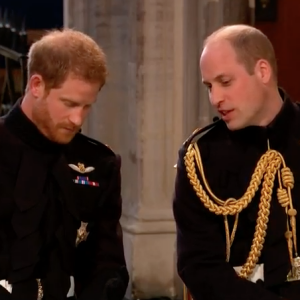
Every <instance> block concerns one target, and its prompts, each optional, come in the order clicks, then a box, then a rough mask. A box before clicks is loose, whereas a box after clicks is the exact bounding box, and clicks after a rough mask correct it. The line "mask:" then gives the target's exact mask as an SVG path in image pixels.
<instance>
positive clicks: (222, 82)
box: [221, 80, 231, 86]
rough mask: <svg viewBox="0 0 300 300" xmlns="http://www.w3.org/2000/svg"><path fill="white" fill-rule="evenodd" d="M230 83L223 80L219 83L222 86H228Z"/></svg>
mask: <svg viewBox="0 0 300 300" xmlns="http://www.w3.org/2000/svg"><path fill="white" fill-rule="evenodd" d="M230 83H231V81H230V80H223V81H221V84H222V86H229V85H230Z"/></svg>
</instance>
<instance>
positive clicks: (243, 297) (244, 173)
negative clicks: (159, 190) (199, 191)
mask: <svg viewBox="0 0 300 300" xmlns="http://www.w3.org/2000/svg"><path fill="white" fill-rule="evenodd" d="M281 95H282V98H283V101H284V104H283V107H282V110H281V111H280V113H279V114H278V116H277V117H276V118H275V119H274V121H273V122H272V123H271V124H270V125H269V126H266V127H258V126H251V127H247V128H244V129H241V130H237V131H230V130H229V129H228V128H227V126H226V124H225V123H224V122H223V121H222V120H220V121H217V122H215V123H213V124H211V125H209V126H208V127H206V128H204V129H203V130H202V131H198V132H196V133H195V134H194V135H193V136H191V137H190V139H188V140H187V141H186V142H185V144H184V145H183V147H182V148H181V149H180V151H179V160H178V163H177V177H176V183H175V193H174V202H173V210H174V216H175V220H176V224H177V251H178V272H179V275H180V277H181V278H182V280H183V282H184V283H185V285H186V286H187V288H188V289H189V291H190V293H191V295H192V297H193V298H194V299H195V300H279V299H289V300H296V299H300V282H299V281H293V282H287V275H288V273H289V271H290V270H291V264H290V260H289V254H288V247H287V241H286V238H285V232H286V228H287V225H286V224H287V217H286V213H285V210H284V209H283V207H282V206H281V205H280V204H279V203H278V200H277V195H276V188H277V185H278V182H277V179H276V180H275V187H274V189H273V191H274V192H273V194H272V201H271V208H270V216H269V222H268V228H267V235H266V238H265V243H264V247H263V251H262V254H261V255H260V258H259V261H258V264H263V265H264V278H263V280H261V279H259V280H258V281H257V282H251V281H249V280H247V279H243V278H240V277H239V276H238V275H237V273H236V272H235V270H234V268H233V267H237V266H242V265H243V264H244V263H245V262H246V259H247V257H248V255H249V251H250V248H251V244H252V240H253V236H254V231H255V226H256V220H257V215H258V209H259V207H258V205H259V201H260V191H258V192H257V193H256V196H255V197H254V199H253V200H252V202H251V203H250V205H249V206H248V207H247V208H246V209H244V210H243V211H242V212H241V213H240V215H239V223H238V228H237V232H236V235H235V239H234V242H233V244H232V246H231V255H230V260H229V262H226V257H225V256H226V243H225V241H226V239H225V229H224V219H223V216H220V215H216V214H214V213H212V212H210V211H209V210H208V209H207V208H205V207H204V205H203V203H202V202H201V201H200V199H199V198H198V197H197V195H196V193H195V191H194V190H193V187H192V184H191V182H190V180H189V178H188V177H187V170H186V166H185V162H184V157H185V154H186V152H187V148H188V146H189V145H190V144H191V143H192V142H193V141H195V140H196V141H195V143H197V145H198V147H199V150H200V151H201V155H202V161H203V166H204V172H205V175H206V179H207V181H208V183H209V186H210V188H211V190H212V191H213V193H214V194H215V195H216V196H217V197H219V198H221V199H225V200H226V199H229V198H235V199H239V198H240V197H241V196H242V195H243V194H244V193H245V191H246V189H247V187H248V185H249V183H250V180H251V176H252V174H253V172H254V169H255V167H256V164H257V162H258V161H259V159H260V158H261V156H262V155H263V154H264V153H265V152H266V151H267V150H268V143H267V141H269V143H270V148H271V149H274V150H277V151H279V152H280V153H281V154H282V155H283V157H284V159H285V161H286V164H287V166H288V167H289V168H290V169H291V171H292V172H293V175H294V180H295V186H294V188H293V189H292V197H293V203H294V208H295V209H296V210H297V211H298V212H299V211H300V107H299V105H297V104H295V103H293V102H292V101H291V100H290V99H289V97H288V96H287V95H286V94H284V92H282V91H281ZM201 132H202V135H201V136H199V133H201ZM198 176H199V173H198ZM260 188H261V187H260ZM228 218H229V226H230V229H231V230H232V228H233V222H234V218H233V216H229V217H228ZM296 218H297V229H298V230H297V232H300V219H299V216H297V217H296ZM298 241H299V238H298ZM298 248H299V242H298Z"/></svg>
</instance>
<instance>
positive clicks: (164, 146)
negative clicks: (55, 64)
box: [64, 0, 241, 299]
mask: <svg viewBox="0 0 300 300" xmlns="http://www.w3.org/2000/svg"><path fill="white" fill-rule="evenodd" d="M223 1H225V0H223ZM223 1H216V0H215V1H208V0H205V1H198V0H188V1H187V0H126V1H124V0H89V1H84V0H64V8H65V11H64V13H65V18H64V20H65V26H66V27H72V28H76V29H78V30H81V31H83V32H85V33H87V34H89V35H90V36H91V37H92V38H94V39H95V40H96V41H97V42H99V45H100V46H101V47H103V49H104V51H105V53H106V55H107V60H108V68H109V73H110V75H109V79H108V82H107V84H106V86H105V87H104V88H103V90H102V91H101V93H100V95H99V99H98V101H97V103H96V105H95V106H94V107H93V109H92V112H91V115H90V117H89V119H88V120H87V123H86V125H85V127H84V128H83V129H84V133H86V134H88V135H90V136H92V137H94V138H96V139H99V140H101V141H103V142H104V143H107V144H109V145H110V146H111V147H112V148H113V149H114V150H115V151H116V152H118V153H120V154H121V156H122V196H123V216H122V220H121V223H122V227H123V232H124V246H125V254H126V261H127V264H128V268H129V272H130V278H131V281H130V284H129V288H128V291H127V295H126V296H127V298H129V299H130V298H135V299H138V298H139V299H149V298H154V297H162V296H165V297H170V298H181V296H182V293H181V288H182V283H181V281H180V280H179V278H178V276H177V272H176V252H175V224H174V220H173V214H172V194H173V188H174V179H175V173H176V172H175V171H176V170H175V169H174V168H173V165H174V164H175V163H176V161H177V151H178V149H179V147H180V146H181V144H182V142H183V141H184V140H185V139H186V138H187V136H188V135H189V134H190V133H191V132H192V131H193V130H194V129H195V128H196V127H198V126H204V125H206V124H208V123H210V122H211V121H212V118H213V116H214V112H213V110H212V109H211V107H210V104H209V102H208V99H207V92H206V90H205V89H204V88H203V87H202V85H201V76H200V74H199V55H200V52H201V48H202V41H203V39H204V37H205V36H206V35H207V34H208V33H209V32H210V30H212V29H213V28H216V27H217V26H221V25H222V23H223V18H224V10H223V6H220V5H219V6H217V7H213V3H219V2H222V3H223ZM240 1H241V0H240ZM216 9H217V10H216ZM218 9H219V10H220V11H219V10H218ZM216 12H217V15H215V13H216Z"/></svg>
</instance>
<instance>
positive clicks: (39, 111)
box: [32, 98, 80, 144]
mask: <svg viewBox="0 0 300 300" xmlns="http://www.w3.org/2000/svg"><path fill="white" fill-rule="evenodd" d="M32 119H33V122H34V124H35V125H36V126H37V128H38V130H39V131H40V132H41V133H42V134H43V135H44V136H45V137H46V138H48V139H49V140H50V141H52V142H54V143H57V144H68V143H69V142H71V140H72V139H73V138H74V136H75V135H76V133H77V132H78V131H79V129H80V128H78V127H77V126H75V125H74V124H71V123H70V122H62V123H58V124H55V122H54V121H53V119H52V118H51V116H50V113H49V110H48V107H47V101H46V99H45V98H44V99H40V101H37V102H36V103H35V105H34V107H33V110H32ZM66 128H68V129H69V130H68V129H66Z"/></svg>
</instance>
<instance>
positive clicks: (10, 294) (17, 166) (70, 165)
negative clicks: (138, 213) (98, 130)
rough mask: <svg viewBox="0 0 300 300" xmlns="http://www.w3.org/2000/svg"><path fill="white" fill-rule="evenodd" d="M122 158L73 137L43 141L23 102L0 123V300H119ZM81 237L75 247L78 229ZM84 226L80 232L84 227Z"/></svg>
mask: <svg viewBox="0 0 300 300" xmlns="http://www.w3.org/2000/svg"><path fill="white" fill-rule="evenodd" d="M120 190H121V183H120V157H119V156H118V155H116V154H114V153H113V152H112V151H111V150H110V149H109V148H108V147H106V146H105V145H103V144H101V143H99V142H97V141H94V140H92V139H90V138H88V137H86V136H84V135H82V134H77V135H76V136H75V137H74V139H73V140H72V141H71V142H70V143H69V144H67V145H58V144H55V143H53V142H51V141H49V140H48V139H47V138H45V137H44V136H43V135H42V134H41V133H40V132H39V131H38V129H37V128H36V127H35V125H34V124H33V123H32V122H31V121H30V120H29V119H27V117H26V116H25V115H24V114H23V112H22V110H21V108H20V101H19V102H18V103H17V104H16V105H15V107H14V108H13V109H12V110H11V111H10V113H9V114H8V115H6V116H5V117H3V118H2V119H1V120H0V282H1V281H2V283H3V282H4V281H5V282H7V283H9V284H10V286H11V287H12V290H10V291H8V289H5V287H4V285H3V284H2V285H0V299H1V300H2V299H8V300H36V299H37V294H38V287H41V288H42V292H43V295H44V296H43V300H65V299H67V298H66V297H67V295H68V291H69V290H70V286H71V284H72V280H71V278H73V279H74V281H75V290H76V294H75V295H74V294H73V295H71V296H70V299H73V298H74V299H75V298H76V299H79V300H94V299H95V300H96V299H97V300H99V299H107V300H118V299H123V296H124V294H125V291H126V288H127V285H128V272H127V269H126V264H125V259H124V250H123V242H122V231H121V227H120V224H119V219H120V216H121V196H120V194H121V192H120ZM82 224H83V225H85V226H86V230H85V231H84V232H85V233H86V235H85V240H84V239H83V241H81V243H79V245H78V246H77V245H76V238H77V231H78V230H79V229H80V228H81V225H82ZM83 228H84V227H83ZM71 297H73V298H71Z"/></svg>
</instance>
